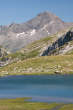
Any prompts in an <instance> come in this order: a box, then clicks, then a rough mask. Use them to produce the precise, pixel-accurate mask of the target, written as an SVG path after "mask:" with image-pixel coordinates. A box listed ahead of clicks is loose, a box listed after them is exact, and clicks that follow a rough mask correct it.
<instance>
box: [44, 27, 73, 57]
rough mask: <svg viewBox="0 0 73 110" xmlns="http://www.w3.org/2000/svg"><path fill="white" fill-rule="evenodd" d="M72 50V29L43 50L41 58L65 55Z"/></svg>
mask: <svg viewBox="0 0 73 110" xmlns="http://www.w3.org/2000/svg"><path fill="white" fill-rule="evenodd" d="M72 50H73V28H71V29H70V30H68V32H66V33H64V34H63V35H62V36H59V38H58V39H57V40H56V41H55V42H53V43H52V44H51V45H49V46H48V47H47V49H45V51H44V52H43V53H42V56H47V55H59V54H67V53H68V52H69V51H72Z"/></svg>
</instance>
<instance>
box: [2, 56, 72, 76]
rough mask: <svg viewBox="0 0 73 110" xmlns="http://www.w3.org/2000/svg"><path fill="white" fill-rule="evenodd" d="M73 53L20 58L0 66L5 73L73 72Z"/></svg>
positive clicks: (3, 73)
mask: <svg viewBox="0 0 73 110" xmlns="http://www.w3.org/2000/svg"><path fill="white" fill-rule="evenodd" d="M72 61H73V55H61V56H42V57H37V58H31V59H30V58H29V59H26V60H19V61H17V62H14V63H12V64H9V65H7V66H5V67H1V68H0V76H3V75H6V74H8V75H25V74H27V75H29V74H30V75H33V74H37V75H38V74H55V73H56V74H73V62H72Z"/></svg>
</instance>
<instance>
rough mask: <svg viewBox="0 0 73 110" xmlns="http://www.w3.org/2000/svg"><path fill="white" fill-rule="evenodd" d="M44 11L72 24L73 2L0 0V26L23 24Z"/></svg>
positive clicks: (60, 0)
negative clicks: (14, 23) (13, 23)
mask: <svg viewBox="0 0 73 110" xmlns="http://www.w3.org/2000/svg"><path fill="white" fill-rule="evenodd" d="M44 11H49V12H52V13H54V14H56V15H57V16H59V17H60V18H61V19H62V20H63V21H66V22H73V0H0V25H6V24H10V23H12V22H16V23H23V22H25V21H28V20H30V19H32V18H33V17H35V16H36V15H37V14H39V13H40V12H44Z"/></svg>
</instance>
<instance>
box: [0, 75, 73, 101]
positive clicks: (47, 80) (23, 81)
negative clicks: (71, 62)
mask: <svg viewBox="0 0 73 110" xmlns="http://www.w3.org/2000/svg"><path fill="white" fill-rule="evenodd" d="M16 97H32V99H31V100H30V101H39V102H65V103H67V102H68V103H73V75H70V76H69V75H64V76H61V75H42V76H41V75H38V76H8V77H1V78H0V98H16Z"/></svg>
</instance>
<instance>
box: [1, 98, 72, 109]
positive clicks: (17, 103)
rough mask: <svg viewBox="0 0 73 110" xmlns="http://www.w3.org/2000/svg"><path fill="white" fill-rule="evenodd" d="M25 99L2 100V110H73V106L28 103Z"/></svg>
mask: <svg viewBox="0 0 73 110" xmlns="http://www.w3.org/2000/svg"><path fill="white" fill-rule="evenodd" d="M24 100H25V98H17V99H0V110H73V104H57V103H50V104H48V103H39V102H27V101H24ZM57 107H58V108H59V109H56V108H57Z"/></svg>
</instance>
